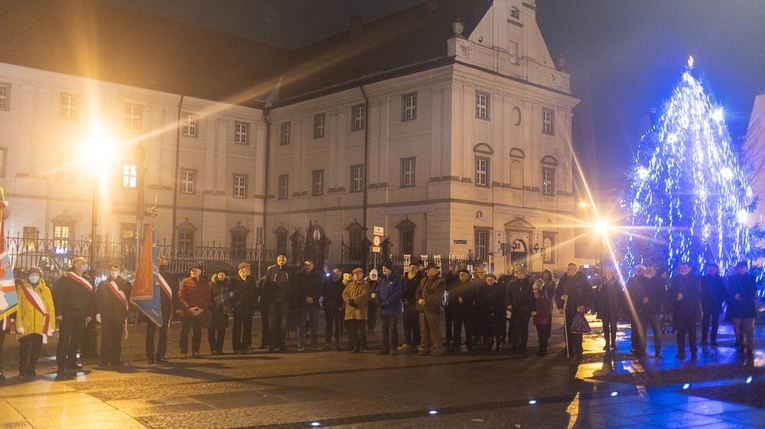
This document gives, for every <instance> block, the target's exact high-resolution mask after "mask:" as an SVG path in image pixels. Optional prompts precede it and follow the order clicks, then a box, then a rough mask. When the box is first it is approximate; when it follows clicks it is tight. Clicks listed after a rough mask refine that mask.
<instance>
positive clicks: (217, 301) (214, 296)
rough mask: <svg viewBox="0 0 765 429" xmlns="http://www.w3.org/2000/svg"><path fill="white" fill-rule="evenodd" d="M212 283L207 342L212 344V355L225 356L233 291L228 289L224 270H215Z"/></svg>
mask: <svg viewBox="0 0 765 429" xmlns="http://www.w3.org/2000/svg"><path fill="white" fill-rule="evenodd" d="M211 280H212V281H211V282H210V302H209V304H207V311H208V314H207V317H206V324H207V342H208V343H209V344H210V354H212V355H213V356H219V355H222V354H223V344H224V343H225V341H226V328H228V315H229V313H230V312H231V291H230V290H229V287H228V281H227V278H226V271H225V270H223V269H222V268H220V269H217V270H213V275H212V279H211Z"/></svg>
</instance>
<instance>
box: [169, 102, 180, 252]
mask: <svg viewBox="0 0 765 429" xmlns="http://www.w3.org/2000/svg"><path fill="white" fill-rule="evenodd" d="M182 110H183V94H181V98H180V100H178V117H177V118H176V123H175V177H174V178H173V220H172V224H171V225H170V228H171V229H172V231H173V233H172V235H171V237H172V238H171V240H172V241H170V248H171V249H173V250H172V252H171V254H170V260H171V261H172V260H174V259H175V222H176V220H177V216H178V180H180V174H181V170H180V168H181V167H180V165H179V163H180V162H181V115H182Z"/></svg>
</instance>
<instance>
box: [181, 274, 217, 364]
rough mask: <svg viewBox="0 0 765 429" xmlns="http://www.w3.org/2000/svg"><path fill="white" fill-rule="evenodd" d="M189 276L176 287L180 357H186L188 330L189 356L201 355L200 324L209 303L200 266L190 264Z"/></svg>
mask: <svg viewBox="0 0 765 429" xmlns="http://www.w3.org/2000/svg"><path fill="white" fill-rule="evenodd" d="M189 274H190V275H189V277H188V278H186V279H185V280H183V281H182V282H181V287H180V288H179V289H178V300H179V302H180V306H181V338H180V344H179V345H180V347H181V359H186V357H188V353H189V331H192V330H193V334H192V337H191V356H192V357H194V358H200V357H202V355H201V354H199V349H200V347H201V346H202V325H204V320H205V313H206V312H207V306H208V305H209V304H210V284H209V283H208V282H207V280H205V279H203V278H201V276H202V266H201V265H192V266H191V268H190V269H189Z"/></svg>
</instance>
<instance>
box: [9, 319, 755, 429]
mask: <svg viewBox="0 0 765 429" xmlns="http://www.w3.org/2000/svg"><path fill="white" fill-rule="evenodd" d="M555 322H556V323H555V325H554V328H557V329H554V331H553V339H552V340H553V347H551V354H549V355H548V356H546V357H542V358H539V357H536V356H534V355H533V353H534V352H535V351H536V336H535V335H534V334H533V332H532V335H531V338H530V340H529V344H530V353H529V355H530V356H529V357H516V356H510V355H507V354H503V353H499V354H497V353H494V354H491V353H487V352H477V353H476V354H471V355H468V354H467V353H458V354H450V355H447V356H442V357H433V356H416V355H415V354H413V353H407V354H402V355H398V356H389V355H376V354H375V353H374V351H375V350H377V349H379V348H380V334H379V333H377V334H372V335H371V336H370V349H371V350H370V351H368V352H367V353H364V354H353V353H349V352H337V351H320V352H297V351H296V348H295V344H296V342H297V341H296V340H295V334H294V333H292V334H291V339H289V340H288V343H289V344H291V346H290V351H289V352H288V353H278V354H269V353H266V352H264V351H262V350H258V351H256V352H255V353H254V354H251V355H233V354H227V355H224V356H214V357H213V356H210V357H205V358H203V359H188V360H180V359H178V352H177V350H178V333H179V325H177V324H176V325H174V326H173V329H172V331H171V334H170V335H171V342H170V344H169V351H170V352H169V353H170V355H169V358H170V363H169V364H164V365H150V364H148V363H147V362H146V359H145V358H143V339H144V337H143V335H142V334H141V333H142V332H143V331H145V330H144V329H142V328H143V327H142V326H140V325H139V329H138V334H137V335H136V336H135V345H134V350H133V353H132V357H133V359H132V361H133V362H132V365H131V366H129V367H124V368H120V369H119V370H113V369H112V370H102V369H100V368H99V367H98V366H97V365H96V363H95V362H94V361H90V360H86V361H85V362H84V363H85V371H84V372H80V373H78V375H77V376H76V377H74V378H71V379H68V380H65V381H55V373H54V371H55V365H54V362H53V359H52V358H49V357H46V358H44V360H43V361H41V363H40V365H39V367H38V373H39V374H41V375H38V376H37V377H36V378H35V379H34V380H31V381H30V380H23V379H20V378H19V377H18V376H17V372H16V365H15V363H14V362H13V359H15V357H16V356H17V354H16V353H17V351H18V349H17V346H16V342H15V337H14V336H8V338H6V347H5V349H6V350H5V357H4V367H5V369H6V371H5V374H6V376H8V377H9V378H8V379H7V380H6V381H5V382H0V383H1V384H0V427H3V428H29V427H34V428H44V427H66V428H78V427H98V428H142V427H151V428H211V427H254V428H311V427H348V428H355V427H363V428H404V427H406V428H409V427H417V428H428V427H433V428H471V427H475V428H497V427H503V428H504V427H509V428H556V429H558V428H565V427H569V428H616V427H619V428H646V427H659V428H686V427H704V428H753V427H765V369H764V368H763V367H765V351H763V347H762V346H763V344H762V342H763V338H762V337H763V327H762V326H758V327H757V331H756V332H757V341H758V346H759V348H758V351H757V353H756V356H755V359H751V360H746V359H741V358H739V357H738V356H737V354H736V353H735V350H734V349H733V348H732V347H731V345H732V343H733V339H732V334H731V333H730V326H729V325H723V327H722V329H723V332H722V334H721V337H720V344H721V346H720V347H702V348H701V349H700V353H699V359H698V360H697V361H691V360H690V359H687V358H686V359H683V360H680V359H677V358H675V354H676V352H677V350H676V347H675V345H674V338H673V337H672V335H669V334H668V335H665V338H664V341H665V344H666V346H665V348H664V350H663V351H662V354H663V357H661V358H654V357H648V358H640V359H634V358H632V357H631V356H630V355H629V338H628V335H629V330H628V329H627V326H626V325H625V326H620V332H619V340H618V345H619V348H620V350H619V353H617V354H616V355H615V356H605V354H604V352H603V350H602V349H603V344H604V343H603V340H602V338H601V337H600V335H599V333H600V326H599V325H598V324H597V322H595V321H593V323H592V327H593V333H592V334H591V335H588V336H587V337H586V340H585V356H584V357H583V358H582V359H580V360H569V359H566V358H565V357H563V356H561V355H560V354H559V353H558V352H560V351H561V349H562V347H563V342H562V329H561V328H560V323H561V321H560V319H556V321H555ZM256 325H257V322H256ZM255 328H256V329H255V330H254V331H255V332H260V331H259V326H256V327H255ZM531 330H532V331H533V330H534V329H533V327H532V329H531ZM320 332H323V330H322V329H320ZM227 334H229V335H230V332H227ZM320 340H323V338H320ZM129 342H130V341H129V340H126V341H125V342H124V347H125V350H124V352H123V358H124V360H127V348H128V345H129ZM255 342H256V344H259V338H256V341H255ZM322 342H323V341H320V343H322ZM230 344H231V343H230V337H229V338H227V347H228V348H229V350H230V347H231V346H230ZM202 348H203V352H204V351H205V350H206V349H207V343H206V333H203V345H202ZM479 349H480V346H479ZM54 351H55V340H54V341H52V342H51V343H50V344H48V345H45V346H44V349H43V354H44V356H51V355H52V354H53V353H54ZM649 356H653V350H652V349H651V348H650V346H649Z"/></svg>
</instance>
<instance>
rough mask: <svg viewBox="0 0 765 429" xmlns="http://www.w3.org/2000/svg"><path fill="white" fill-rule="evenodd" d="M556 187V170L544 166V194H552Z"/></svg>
mask: <svg viewBox="0 0 765 429" xmlns="http://www.w3.org/2000/svg"><path fill="white" fill-rule="evenodd" d="M554 189H555V170H553V169H552V168H542V195H552V194H553V191H554Z"/></svg>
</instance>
